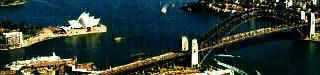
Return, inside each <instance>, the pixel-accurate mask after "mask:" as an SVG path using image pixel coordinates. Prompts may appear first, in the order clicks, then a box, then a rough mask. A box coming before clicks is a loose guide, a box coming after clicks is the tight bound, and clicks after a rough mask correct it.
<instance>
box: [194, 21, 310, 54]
mask: <svg viewBox="0 0 320 75" xmlns="http://www.w3.org/2000/svg"><path fill="white" fill-rule="evenodd" d="M303 26H306V25H305V24H303V25H297V26H286V27H274V28H263V29H258V30H253V31H249V32H243V33H239V34H235V35H231V36H227V37H223V38H222V39H221V40H219V41H218V42H214V43H215V44H214V45H213V46H206V47H205V48H202V49H200V50H199V51H206V50H210V49H213V48H217V47H220V46H223V45H226V44H230V43H234V42H237V41H240V40H244V39H246V38H251V37H256V36H260V35H264V34H269V33H273V32H277V31H281V30H287V29H293V28H298V27H303Z"/></svg>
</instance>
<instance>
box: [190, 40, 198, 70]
mask: <svg viewBox="0 0 320 75" xmlns="http://www.w3.org/2000/svg"><path fill="white" fill-rule="evenodd" d="M191 67H192V68H198V67H200V65H199V46H198V41H197V39H193V40H192V55H191Z"/></svg>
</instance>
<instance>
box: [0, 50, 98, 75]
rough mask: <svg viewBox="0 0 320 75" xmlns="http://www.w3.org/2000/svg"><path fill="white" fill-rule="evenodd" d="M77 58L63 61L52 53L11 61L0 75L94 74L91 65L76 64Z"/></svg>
mask: <svg viewBox="0 0 320 75" xmlns="http://www.w3.org/2000/svg"><path fill="white" fill-rule="evenodd" d="M76 63H77V58H76V57H74V58H70V59H63V58H60V57H59V56H56V55H55V53H53V55H52V56H41V57H36V58H32V59H30V60H23V61H13V62H11V63H10V64H7V65H5V67H4V68H5V69H4V70H3V71H0V74H1V75H2V74H5V75H8V74H12V75H13V74H15V75H16V74H23V75H56V74H59V75H61V74H63V75H65V74H94V73H96V72H97V71H94V70H95V69H96V68H95V67H94V66H92V64H93V63H87V64H76Z"/></svg>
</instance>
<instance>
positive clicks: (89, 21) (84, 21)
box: [61, 12, 100, 31]
mask: <svg viewBox="0 0 320 75" xmlns="http://www.w3.org/2000/svg"><path fill="white" fill-rule="evenodd" d="M99 21H100V18H96V19H95V18H94V16H90V14H89V13H86V12H83V13H82V14H81V15H80V16H79V18H78V19H77V20H69V21H68V23H69V24H70V26H68V27H61V28H62V29H64V30H66V31H68V30H70V29H72V28H88V27H93V26H96V25H98V24H99Z"/></svg>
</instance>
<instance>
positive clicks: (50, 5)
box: [33, 0, 67, 13]
mask: <svg viewBox="0 0 320 75" xmlns="http://www.w3.org/2000/svg"><path fill="white" fill-rule="evenodd" d="M33 1H35V2H38V3H41V4H45V5H48V6H49V7H51V8H55V9H58V10H59V11H61V12H64V13H67V12H66V11H65V10H63V8H62V7H58V6H56V5H53V4H52V3H49V2H48V1H45V0H33Z"/></svg>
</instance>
